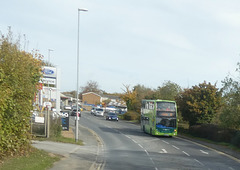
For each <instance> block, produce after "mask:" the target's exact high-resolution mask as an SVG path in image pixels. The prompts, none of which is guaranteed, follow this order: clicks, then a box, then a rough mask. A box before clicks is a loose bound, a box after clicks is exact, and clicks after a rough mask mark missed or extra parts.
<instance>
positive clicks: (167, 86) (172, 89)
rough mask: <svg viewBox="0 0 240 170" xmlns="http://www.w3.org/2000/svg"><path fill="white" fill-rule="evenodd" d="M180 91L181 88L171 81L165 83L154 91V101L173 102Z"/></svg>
mask: <svg viewBox="0 0 240 170" xmlns="http://www.w3.org/2000/svg"><path fill="white" fill-rule="evenodd" d="M181 91H182V89H181V87H180V86H179V85H177V84H176V83H173V82H171V81H166V82H164V83H163V85H162V86H159V87H158V88H157V90H156V91H155V96H154V97H155V99H162V100H175V99H176V97H177V96H178V94H179V93H180V92H181Z"/></svg>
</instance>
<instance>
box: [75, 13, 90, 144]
mask: <svg viewBox="0 0 240 170" xmlns="http://www.w3.org/2000/svg"><path fill="white" fill-rule="evenodd" d="M81 11H83V12H87V11H88V10H87V9H79V8H78V36H77V97H76V98H77V104H76V105H77V112H76V128H75V141H76V142H77V141H78V117H79V114H78V86H79V85H78V82H79V80H78V79H79V24H80V21H79V19H80V12H81Z"/></svg>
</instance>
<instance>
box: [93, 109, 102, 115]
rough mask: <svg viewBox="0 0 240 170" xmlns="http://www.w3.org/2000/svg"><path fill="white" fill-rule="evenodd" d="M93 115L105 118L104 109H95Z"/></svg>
mask: <svg viewBox="0 0 240 170" xmlns="http://www.w3.org/2000/svg"><path fill="white" fill-rule="evenodd" d="M93 114H94V116H103V115H104V110H103V109H102V108H94V111H93Z"/></svg>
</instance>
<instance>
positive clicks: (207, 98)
mask: <svg viewBox="0 0 240 170" xmlns="http://www.w3.org/2000/svg"><path fill="white" fill-rule="evenodd" d="M177 103H178V105H179V111H180V112H181V113H182V117H183V120H186V121H188V122H189V125H190V126H192V125H196V124H203V123H210V122H211V120H212V119H213V117H214V116H215V115H216V114H217V113H218V111H219V109H220V107H221V93H220V92H219V91H218V88H216V84H215V85H211V84H210V83H208V84H207V83H206V82H204V83H202V84H199V85H198V86H193V87H192V88H191V89H185V90H184V91H183V92H182V93H181V94H180V95H179V96H178V98H177Z"/></svg>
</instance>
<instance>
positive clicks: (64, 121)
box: [62, 112, 69, 131]
mask: <svg viewBox="0 0 240 170" xmlns="http://www.w3.org/2000/svg"><path fill="white" fill-rule="evenodd" d="M62 116H63V117H62V130H63V131H69V114H68V112H63V113H62Z"/></svg>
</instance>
